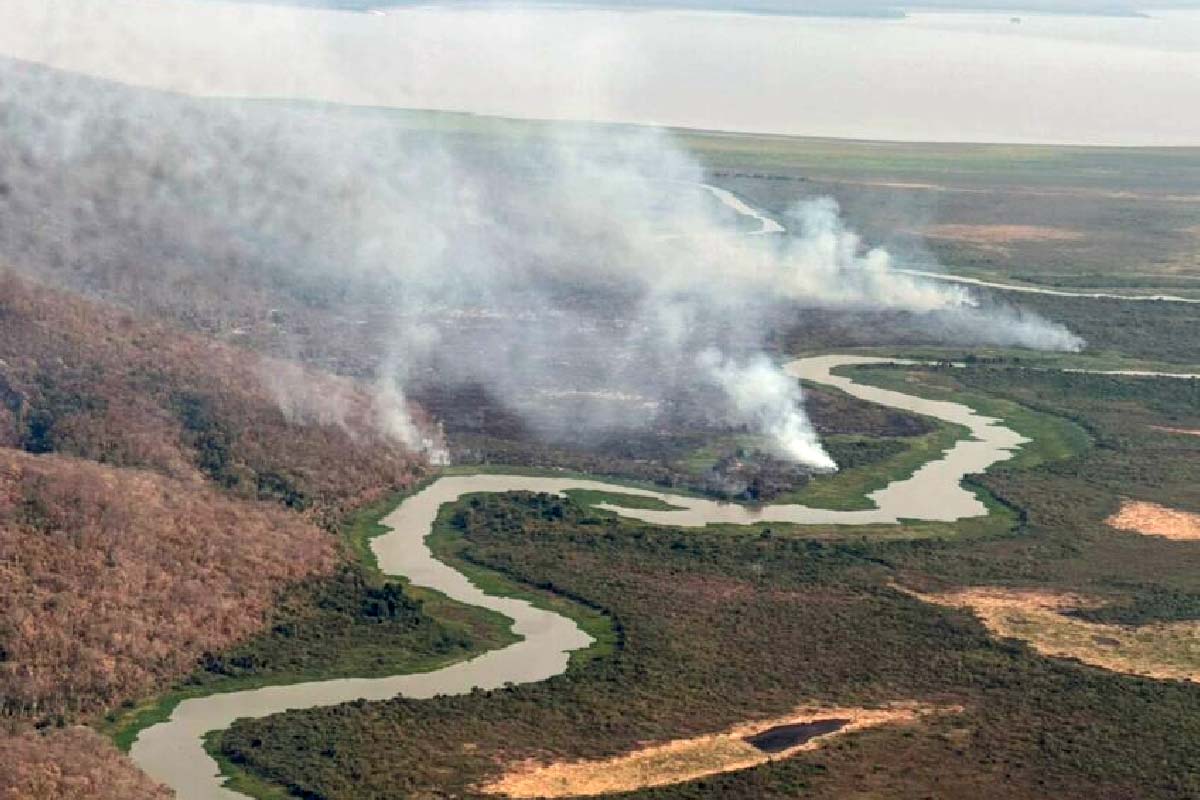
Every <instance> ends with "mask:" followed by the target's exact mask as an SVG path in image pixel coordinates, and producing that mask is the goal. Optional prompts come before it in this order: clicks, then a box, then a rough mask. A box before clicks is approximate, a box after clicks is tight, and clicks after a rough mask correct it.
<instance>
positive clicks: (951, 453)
mask: <svg viewBox="0 0 1200 800" xmlns="http://www.w3.org/2000/svg"><path fill="white" fill-rule="evenodd" d="M891 361H893V360H891V359H881V358H873V357H867V356H840V355H835V356H818V357H813V358H804V359H800V360H797V361H793V362H791V363H790V364H788V365H787V370H788V372H789V373H790V374H791V375H793V376H795V377H797V378H802V379H805V380H808V381H812V382H815V383H819V384H823V385H826V386H831V387H834V388H837V389H841V390H842V391H845V392H847V393H849V394H851V395H853V396H855V397H858V398H860V399H863V400H867V401H870V402H874V403H880V404H883V405H886V406H890V407H892V408H898V409H903V410H906V411H912V412H915V413H918V414H925V415H928V416H931V417H936V418H937V419H940V420H943V421H946V422H951V423H955V424H958V425H964V426H966V427H967V428H968V429H969V430H970V431H971V434H972V438H969V439H964V440H961V441H959V442H958V443H956V444H955V445H954V446H953V447H951V448H950V449H949V450H947V451H946V452H945V453H944V454H943V455H942V457H941V458H940V459H937V460H935V461H932V462H929V463H927V464H925V465H924V466H923V467H921V468H920V469H918V470H917V471H916V472H915V473H914V474H913V475H912V476H910V477H908V478H905V479H903V480H898V481H895V482H893V483H891V484H889V485H888V486H886V487H884V488H883V489H880V490H878V491H876V492H874V493H872V494H871V495H870V499H871V500H872V501H873V503H874V505H875V508H873V509H869V510H863V511H830V510H826V509H819V508H809V507H807V506H802V505H772V506H765V507H761V508H748V507H745V506H741V505H737V504H732V503H720V502H717V501H714V500H708V499H704V498H696V497H683V496H679V495H673V494H668V493H664V492H656V491H650V490H646V489H637V488H630V487H626V486H620V485H614V484H609V483H605V482H603V481H595V480H584V479H575V478H556V477H530V476H518V475H469V476H454V477H443V478H440V479H438V480H436V481H435V482H434V483H432V484H430V485H429V486H427V487H426V488H425V489H423V490H422V491H420V492H418V493H416V494H414V495H412V496H410V497H408V498H407V499H406V500H405V501H404V502H403V503H401V505H400V506H399V507H398V508H396V510H395V511H393V512H392V513H391V514H389V515H388V516H387V517H385V518H384V520H383V523H384V524H385V525H386V526H387V527H389V528H391V531H390V532H389V533H386V534H384V535H382V536H379V537H377V538H375V539H374V540H372V542H371V547H372V549H373V550H374V552H375V555H376V556H377V558H378V561H379V567H380V569H382V570H383V571H384V572H385V573H387V574H389V575H394V576H402V577H405V578H407V579H408V580H410V581H412V583H414V584H416V585H419V586H427V587H430V588H432V589H436V590H438V591H440V592H443V593H444V594H446V595H448V596H449V597H451V598H453V599H455V600H458V601H461V602H464V603H469V604H472V605H477V606H482V607H484V608H488V609H491V610H493V611H497V612H499V613H501V614H504V615H505V616H507V617H509V618H510V619H512V620H513V630H514V631H515V632H516V633H517V634H519V635H520V636H521V637H523V638H522V640H521V641H519V642H517V643H515V644H512V645H509V646H508V647H505V648H502V649H499V650H493V651H491V652H488V653H485V654H483V655H480V656H477V657H476V658H473V659H471V660H469V661H462V662H459V663H456V664H452V665H450V666H447V667H443V668H442V669H438V670H434V671H431V672H425V673H417V674H409V675H395V676H392V677H387V678H350V679H335V680H328V681H316V682H310V683H297V684H291V685H286V686H269V687H265V688H261V689H254V690H249V691H240V692H229V693H226V694H215V695H210V696H208V697H200V698H194V699H190V700H184V701H183V702H182V703H180V704H179V705H178V706H176V708H175V709H174V711H173V712H172V714H171V716H170V718H168V719H167V720H166V721H164V722H161V723H158V724H156V725H153V726H151V727H149V728H146V729H145V730H144V731H142V732H141V734H140V735H139V736H138V738H137V740H136V741H135V742H134V744H133V747H132V749H131V751H130V755H131V757H132V758H133V760H134V761H135V762H136V763H137V765H138V766H139V767H141V768H142V769H143V770H145V771H146V772H147V773H148V774H149V775H150V776H151V777H153V778H155V779H156V780H158V781H160V782H162V783H164V784H166V785H167V786H169V787H170V788H172V789H174V790H175V792H176V794H177V796H178V797H179V798H181V800H212V799H213V798H220V799H221V800H238V799H240V798H243V797H244V796H243V795H241V794H240V793H238V792H234V791H231V790H229V789H227V788H224V787H223V786H222V785H221V783H222V779H221V777H220V776H219V774H218V770H217V764H216V762H215V761H214V760H213V759H212V758H211V757H210V756H209V755H208V753H207V752H205V750H204V746H203V740H202V737H203V735H204V734H206V733H208V732H209V731H214V730H221V729H224V728H227V727H229V726H230V725H231V724H232V723H233V722H234V720H237V719H239V718H245V717H251V718H253V717H263V716H267V715H269V714H276V713H279V712H282V711H287V710H289V709H302V708H312V707H317V706H327V705H335V704H338V703H345V702H349V701H351V700H357V699H364V700H383V699H387V698H390V697H395V696H396V695H404V696H406V697H413V698H426V697H433V696H434V695H438V694H454V693H465V692H469V691H471V690H472V689H475V688H482V689H491V688H498V687H501V686H503V685H504V684H506V683H510V682H511V683H528V682H533V681H540V680H545V679H547V678H550V677H552V676H554V675H557V674H558V673H560V672H562V671H563V670H564V669H566V666H567V660H568V657H569V655H570V653H571V652H572V651H574V650H578V649H580V648H583V647H586V646H587V645H588V644H589V643H590V641H591V639H590V637H589V636H588V635H587V634H585V633H584V632H583V631H582V630H580V629H579V628H578V627H577V626H576V625H575V623H574V622H572V621H571V620H569V619H567V618H566V617H562V616H560V615H558V614H555V613H553V612H550V611H544V610H541V609H538V608H535V607H534V606H532V605H531V604H530V603H527V602H525V601H524V600H517V599H513V598H502V597H493V596H491V595H488V594H485V593H484V592H482V591H480V590H479V589H478V588H476V587H475V586H474V585H473V584H472V583H471V582H470V581H469V580H467V578H466V577H465V576H464V575H462V574H461V573H459V572H457V571H456V570H454V569H452V568H451V567H449V566H447V565H446V564H444V563H442V562H440V561H438V560H437V559H435V558H434V557H433V554H432V553H431V552H430V550H429V548H428V547H427V546H426V544H425V536H426V535H427V534H428V533H429V531H430V528H431V526H432V524H433V521H434V519H435V517H436V516H437V513H438V509H439V508H441V506H442V505H443V504H445V503H448V502H452V501H454V500H456V499H458V498H459V497H461V496H463V495H464V494H468V493H472V492H505V491H534V492H553V493H561V492H563V491H565V490H567V489H599V490H607V491H612V492H620V493H624V494H632V495H640V496H644V497H655V498H658V499H660V500H662V501H664V502H665V503H668V504H670V505H671V506H674V507H675V510H670V511H662V510H650V509H632V508H620V507H616V506H607V505H602V506H600V507H601V508H607V509H608V510H611V511H614V512H616V513H618V514H621V515H624V516H626V517H631V518H636V519H640V520H644V521H647V522H652V523H660V524H664V525H676V526H685V527H688V526H690V527H695V526H701V525H706V524H708V523H735V524H750V523H754V522H763V521H770V522H792V523H800V524H824V525H864V524H895V523H897V522H899V521H900V520H902V519H921V520H944V521H952V520H956V519H963V518H966V517H975V516H980V515H983V514H986V513H987V509H986V507H985V506H984V505H983V503H981V502H980V501H979V500H978V499H977V498H976V497H975V496H974V495H973V494H972V493H971V492H969V491H967V490H966V489H964V488H963V487H962V486H961V485H960V482H961V480H962V478H963V476H965V475H967V474H970V473H974V472H980V471H982V470H984V469H986V468H987V467H988V466H990V465H991V464H994V463H996V462H998V461H1003V460H1005V459H1008V458H1011V457H1012V455H1013V452H1014V450H1015V449H1016V448H1017V447H1019V446H1020V445H1021V444H1022V443H1023V442H1025V441H1027V440H1026V439H1024V438H1022V437H1021V436H1020V435H1019V434H1017V433H1016V432H1014V431H1012V430H1010V429H1009V428H1006V427H1005V426H1003V425H1002V424H1000V422H999V421H998V420H995V419H991V418H989V417H984V416H981V415H979V414H976V413H975V412H974V411H972V410H971V409H970V408H968V407H967V406H964V405H961V404H958V403H950V402H941V401H934V400H925V399H922V398H919V397H913V396H911V395H907V394H903V393H901V392H895V391H890V390H886V389H877V388H874V387H871V386H865V385H862V384H858V383H855V382H854V381H853V380H851V379H849V378H846V377H842V376H839V375H835V374H833V370H834V369H836V368H838V367H842V366H850V365H855V364H874V363H886V362H891Z"/></svg>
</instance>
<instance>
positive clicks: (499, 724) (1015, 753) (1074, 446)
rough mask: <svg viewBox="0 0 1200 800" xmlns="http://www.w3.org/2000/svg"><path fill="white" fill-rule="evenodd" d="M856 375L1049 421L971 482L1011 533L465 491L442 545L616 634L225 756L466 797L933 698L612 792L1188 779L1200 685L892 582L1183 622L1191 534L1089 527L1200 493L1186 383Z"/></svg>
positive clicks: (243, 726)
mask: <svg viewBox="0 0 1200 800" xmlns="http://www.w3.org/2000/svg"><path fill="white" fill-rule="evenodd" d="M856 377H857V378H861V379H864V380H878V381H880V382H886V381H896V382H898V383H900V384H902V385H904V386H905V388H906V390H907V391H910V392H913V393H918V394H931V395H935V394H938V393H940V392H947V393H957V394H958V395H959V396H963V397H965V398H967V399H968V400H969V401H970V402H972V403H980V404H984V403H991V404H993V405H991V406H990V407H991V408H993V409H994V410H995V412H996V413H997V414H998V415H1005V416H1009V417H1012V418H1013V419H1014V420H1015V421H1014V424H1015V425H1016V426H1017V427H1018V429H1021V428H1022V427H1023V426H1030V425H1034V424H1040V425H1043V426H1045V423H1038V420H1039V419H1042V418H1056V419H1059V420H1061V421H1062V424H1061V433H1060V438H1058V439H1056V438H1054V437H1053V436H1051V437H1049V438H1048V440H1047V441H1046V442H1045V445H1044V447H1043V448H1031V450H1030V451H1029V453H1028V454H1026V455H1025V456H1023V457H1018V458H1017V459H1014V460H1013V461H1010V462H1007V463H1004V464H1001V465H998V466H997V467H995V468H993V469H992V470H991V471H989V473H988V474H987V475H985V476H983V477H982V478H980V479H978V485H979V486H980V487H981V489H985V490H986V492H987V493H988V494H989V496H991V497H994V498H995V502H998V503H1001V504H1003V505H1004V507H1006V508H1008V509H1010V510H1011V513H1012V516H1011V517H1010V518H1009V519H1010V521H1011V526H1006V527H1003V528H1002V529H996V528H993V529H990V530H987V531H981V532H980V534H979V535H976V536H969V537H962V536H954V535H952V534H953V528H954V526H953V525H951V526H947V527H948V528H949V530H947V531H946V532H945V534H947V535H942V536H939V537H936V538H932V539H931V538H924V539H921V538H911V539H909V540H904V539H902V538H899V536H896V537H889V538H886V539H874V538H871V537H870V536H859V537H855V538H854V539H852V540H845V539H842V540H836V539H835V540H823V539H820V538H817V537H821V536H822V535H823V534H825V533H827V532H826V531H824V530H822V526H812V529H811V530H809V529H787V528H784V527H780V528H778V529H773V530H770V531H766V530H763V529H761V528H759V529H754V530H746V529H742V530H740V531H739V530H736V529H727V528H720V529H709V530H685V531H680V530H673V529H670V528H659V527H654V526H647V525H642V524H638V523H634V522H630V521H627V520H622V519H620V518H618V517H616V516H614V515H611V514H606V513H603V512H599V511H596V510H595V509H589V508H584V507H581V506H579V505H577V504H576V503H575V502H574V501H573V500H571V499H569V498H555V497H549V496H544V495H520V494H516V495H503V496H478V497H473V498H467V499H465V500H463V501H462V502H460V503H459V504H458V505H457V506H455V507H453V509H452V511H450V512H448V513H449V514H450V516H449V517H448V519H447V524H448V526H449V527H448V528H447V529H446V530H445V531H444V532H443V533H442V534H440V537H441V538H440V540H438V541H435V545H436V549H437V551H438V552H441V553H447V554H448V555H449V554H451V553H452V557H453V558H454V559H455V560H456V561H457V562H466V563H470V564H472V565H474V566H475V567H476V568H477V569H480V570H490V571H494V572H498V573H501V574H503V575H504V576H506V578H507V579H508V580H511V581H515V582H516V584H517V585H518V586H520V585H524V586H527V587H536V589H537V590H538V591H551V592H556V593H560V594H562V595H564V596H567V597H574V598H579V599H580V600H581V601H584V602H586V603H587V604H588V605H589V606H592V607H596V608H599V609H602V610H603V611H604V612H605V613H606V615H607V616H608V618H609V619H610V620H611V624H612V625H613V626H614V629H615V630H617V631H619V633H620V635H619V637H617V638H616V640H615V641H614V645H613V647H612V648H611V650H606V651H604V652H600V653H598V654H596V655H595V657H592V658H589V659H587V660H583V661H576V662H574V663H573V664H572V666H571V667H570V668H569V669H568V671H567V672H566V673H565V674H564V675H562V676H560V677H557V678H554V679H551V680H549V681H546V682H543V683H540V684H536V685H522V686H513V687H510V688H507V689H504V690H500V691H495V692H486V693H476V694H473V695H466V696H460V697H444V698H437V699H434V700H430V701H410V700H404V699H396V700H392V701H387V702H382V703H365V704H353V705H351V706H344V707H336V708H329V709H312V710H308V711H303V712H289V713H287V714H282V715H277V716H274V717H269V718H265V719H261V720H255V721H244V722H240V723H238V724H237V725H235V726H234V728H233V729H231V730H230V731H229V732H228V733H226V734H224V735H223V736H222V737H221V738H220V742H219V747H220V748H221V751H222V753H223V754H224V756H225V757H226V758H227V759H229V760H230V762H232V763H233V764H235V765H236V766H237V767H238V768H240V769H245V770H248V771H249V772H250V773H251V774H253V775H255V776H256V777H258V778H260V779H265V780H269V781H271V782H273V783H275V784H276V785H280V786H283V787H287V788H288V789H289V790H290V791H292V792H293V793H295V794H298V795H300V796H316V797H328V798H350V797H354V798H375V797H380V798H382V797H390V796H394V795H395V794H396V793H397V792H399V793H402V794H410V795H413V796H422V795H427V796H438V795H448V794H455V795H458V796H460V797H472V796H477V795H478V794H480V793H481V792H482V790H483V787H486V786H487V785H488V784H489V782H491V781H495V780H498V779H500V778H501V776H503V775H504V774H506V773H507V772H508V771H510V770H518V769H529V768H531V767H530V766H529V765H531V764H543V765H552V764H556V763H563V764H567V763H571V762H580V761H584V760H597V759H607V758H615V757H620V756H622V755H623V754H627V753H631V752H634V751H636V750H637V749H638V748H641V747H646V746H651V745H654V744H655V743H667V742H672V741H677V740H686V739H690V738H694V737H702V736H706V735H713V734H719V733H720V732H722V731H726V730H729V729H731V728H734V727H736V726H738V725H742V724H748V723H751V722H754V721H755V720H765V719H772V718H778V717H781V716H783V715H786V714H787V713H788V712H789V711H791V710H792V709H794V708H796V707H797V706H798V705H808V706H813V707H880V708H882V707H886V706H888V705H889V704H894V703H927V704H936V705H953V706H956V707H957V706H961V708H962V711H961V712H959V713H955V714H948V715H941V716H933V717H930V718H927V719H923V720H921V721H920V723H919V724H915V725H908V726H901V727H897V728H891V727H888V726H881V727H879V728H874V729H871V730H864V731H860V732H856V733H854V734H848V735H846V736H845V737H835V738H833V739H831V740H829V742H828V743H826V744H825V745H824V746H822V747H819V748H817V749H815V750H812V751H810V752H802V753H798V754H796V755H795V756H794V757H792V758H788V759H784V760H778V761H773V762H771V763H769V764H764V765H760V766H757V767H754V768H750V769H746V770H741V771H735V772H730V773H726V774H721V775H711V776H708V777H704V778H700V779H698V780H695V781H690V782H685V783H679V784H672V785H664V786H658V787H656V788H647V789H643V790H637V791H633V792H631V793H629V794H626V795H623V796H629V797H647V798H650V797H653V798H669V797H671V798H687V797H700V796H703V797H730V798H733V797H746V796H755V797H764V798H772V797H780V798H783V797H794V796H795V795H796V794H797V793H798V792H803V793H804V794H805V796H811V797H831V798H832V797H845V796H847V795H849V794H854V793H859V794H861V793H874V794H879V795H884V796H923V795H935V796H966V795H974V796H980V797H997V798H1000V797H1004V798H1014V797H1016V798H1020V797H1030V798H1034V797H1037V798H1040V797H1046V796H1057V797H1068V798H1069V797H1080V798H1084V797H1096V796H1103V797H1114V798H1131V799H1132V798H1153V797H1161V798H1177V797H1184V796H1189V794H1194V793H1196V792H1200V785H1197V784H1196V779H1195V776H1196V775H1197V774H1200V761H1198V756H1197V755H1196V753H1195V749H1194V748H1193V747H1191V746H1190V744H1188V743H1189V742H1190V741H1194V739H1195V737H1196V736H1198V735H1200V728H1198V727H1197V726H1198V725H1200V687H1197V686H1195V685H1193V684H1191V683H1188V682H1179V681H1163V680H1154V679H1149V678H1145V677H1139V676H1133V675H1126V674H1123V673H1122V672H1119V671H1116V670H1112V669H1106V668H1104V667H1103V666H1095V665H1088V664H1081V663H1079V662H1077V661H1075V660H1072V659H1070V658H1063V657H1061V655H1059V654H1043V653H1040V652H1038V650H1037V649H1035V648H1034V647H1032V646H1030V645H1028V644H1024V643H1021V642H1020V641H1019V640H1013V639H1008V638H1004V637H1003V635H1001V636H997V635H996V634H995V633H994V632H992V631H990V630H989V629H988V628H987V627H986V626H985V625H984V624H982V623H981V622H980V620H979V619H978V618H977V617H976V616H975V614H974V613H973V612H972V611H970V610H968V609H966V608H960V607H947V606H943V605H941V604H939V603H934V602H925V601H923V600H921V599H920V598H918V597H915V596H913V595H912V594H910V593H909V592H908V591H902V590H901V589H900V588H898V587H911V588H915V589H916V590H918V591H920V592H935V591H938V592H950V591H954V590H962V589H966V588H969V587H980V586H983V587H999V588H1012V587H1018V586H1019V587H1022V588H1023V589H1024V590H1027V591H1040V592H1044V593H1047V594H1049V593H1054V594H1070V595H1072V596H1074V595H1078V596H1081V597H1087V598H1089V607H1088V608H1084V609H1080V610H1078V611H1077V612H1075V613H1078V614H1080V615H1082V616H1081V618H1084V619H1087V620H1089V621H1091V622H1093V623H1096V624H1104V625H1118V626H1132V627H1131V628H1130V629H1131V630H1134V631H1136V630H1138V628H1144V629H1145V631H1151V630H1153V629H1154V626H1156V625H1159V624H1160V623H1167V622H1170V621H1173V620H1184V619H1194V618H1197V617H1200V579H1198V578H1197V575H1200V548H1196V547H1195V545H1194V543H1191V542H1182V541H1172V540H1168V539H1164V538H1159V537H1149V536H1144V535H1141V534H1135V533H1126V532H1122V531H1119V530H1117V529H1115V528H1113V527H1111V526H1109V525H1107V524H1106V522H1105V521H1106V520H1107V519H1108V518H1109V516H1110V515H1111V514H1112V513H1113V512H1114V511H1115V510H1116V508H1117V507H1118V505H1119V498H1120V496H1128V497H1135V498H1146V499H1151V500H1154V501H1155V502H1158V503H1162V504H1164V505H1167V506H1170V507H1179V508H1191V507H1194V506H1195V503H1196V502H1197V498H1196V496H1195V493H1194V486H1195V485H1196V476H1195V475H1194V474H1193V473H1194V470H1195V464H1196V463H1197V462H1198V461H1200V459H1197V457H1196V456H1197V452H1196V447H1198V446H1200V443H1197V442H1196V441H1195V437H1172V436H1170V435H1168V434H1165V433H1162V432H1161V431H1156V430H1155V429H1154V428H1153V427H1151V423H1154V424H1165V423H1164V421H1168V422H1170V424H1175V423H1184V422H1188V420H1189V419H1190V416H1189V415H1194V413H1195V412H1194V409H1195V405H1194V400H1193V397H1192V395H1191V394H1190V392H1192V391H1194V387H1193V386H1191V385H1190V384H1188V383H1187V382H1184V381H1174V382H1172V381H1170V380H1168V379H1160V380H1150V379H1147V380H1140V379H1125V378H1107V377H1103V376H1086V375H1061V374H1057V373H1050V372H1044V371H1035V370H1028V371H1024V372H1021V373H1014V372H1013V371H1012V370H1011V369H1008V368H1005V367H993V366H977V367H972V368H969V369H953V370H951V369H947V370H938V369H925V368H908V369H896V370H891V371H888V370H877V369H875V370H860V371H859V372H858V373H857V374H856ZM1022 414H1026V415H1028V416H1029V419H1028V420H1026V421H1024V422H1022ZM1188 424H1191V423H1190V422H1189V423H1188ZM1046 427H1049V426H1046ZM1082 432H1086V435H1083V433H1082ZM1051 433H1053V431H1051ZM1079 436H1082V439H1083V442H1080V441H1079V440H1078V439H1077V438H1076V437H1079ZM1180 440H1182V441H1180ZM1089 441H1090V442H1091V444H1090V446H1082V445H1084V444H1086V443H1087V442H1089ZM1115 486H1120V491H1119V492H1117V491H1114V487H1115ZM580 499H584V500H590V499H592V498H580ZM906 527H907V526H900V527H898V528H897V529H896V530H895V533H896V534H898V535H902V532H903V531H904V530H905V528H906ZM915 527H918V528H919V526H915ZM1064 610H1065V609H1064ZM415 730H419V731H421V734H420V735H411V732H412V731H415Z"/></svg>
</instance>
